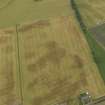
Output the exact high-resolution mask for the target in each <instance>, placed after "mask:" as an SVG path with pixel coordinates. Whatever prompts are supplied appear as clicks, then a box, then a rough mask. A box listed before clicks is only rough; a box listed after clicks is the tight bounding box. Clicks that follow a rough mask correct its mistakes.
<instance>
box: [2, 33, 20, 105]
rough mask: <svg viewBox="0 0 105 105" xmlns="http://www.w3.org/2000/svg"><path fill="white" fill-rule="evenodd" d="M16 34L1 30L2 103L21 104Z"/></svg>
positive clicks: (5, 104)
mask: <svg viewBox="0 0 105 105" xmlns="http://www.w3.org/2000/svg"><path fill="white" fill-rule="evenodd" d="M15 40H16V39H15V36H12V35H10V34H5V33H4V32H2V31H0V105H16V103H18V104H19V102H20V101H19V100H20V92H19V91H20V90H19V84H18V83H19V81H18V79H17V77H18V69H17V57H16V53H15V52H16V47H15V43H14V42H15Z"/></svg>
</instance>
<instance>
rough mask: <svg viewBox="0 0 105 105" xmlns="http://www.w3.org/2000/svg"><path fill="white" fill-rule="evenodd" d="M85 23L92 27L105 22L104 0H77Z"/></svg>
mask: <svg viewBox="0 0 105 105" xmlns="http://www.w3.org/2000/svg"><path fill="white" fill-rule="evenodd" d="M76 2H77V4H78V7H79V9H80V11H81V15H82V17H83V20H84V22H85V24H86V25H87V26H88V27H89V28H91V27H94V26H96V25H98V24H102V23H103V22H105V13H104V12H105V1H104V0H76Z"/></svg>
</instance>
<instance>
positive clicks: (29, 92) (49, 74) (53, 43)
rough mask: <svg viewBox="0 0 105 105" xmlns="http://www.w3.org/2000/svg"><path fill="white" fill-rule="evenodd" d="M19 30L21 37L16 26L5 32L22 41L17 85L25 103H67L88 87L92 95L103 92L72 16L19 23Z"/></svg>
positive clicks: (26, 104)
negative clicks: (15, 28)
mask: <svg viewBox="0 0 105 105" xmlns="http://www.w3.org/2000/svg"><path fill="white" fill-rule="evenodd" d="M17 30H18V40H17V34H16V32H15V30H14V29H10V30H4V32H5V33H6V34H7V33H8V34H10V35H12V36H11V37H15V41H14V43H16V42H17V41H18V44H19V45H18V47H19V49H17V48H16V49H17V50H19V52H18V54H19V56H18V57H19V59H18V58H17V59H18V63H19V65H20V70H21V73H20V74H19V75H21V84H19V83H16V84H18V87H19V89H18V90H20V88H21V89H22V98H21V96H20V100H21V99H22V100H21V101H23V105H33V104H36V105H47V104H48V105H50V104H51V105H52V104H56V103H60V102H62V101H63V102H66V100H69V99H71V98H72V97H76V96H78V95H79V93H80V91H86V90H87V91H89V92H90V93H91V94H92V96H93V97H98V96H101V95H102V94H104V90H105V89H104V83H103V81H102V79H101V77H100V74H99V72H98V68H97V66H96V64H95V63H94V61H93V59H92V55H91V52H90V49H89V47H88V44H87V42H86V40H85V38H84V36H83V34H82V32H81V31H80V29H79V28H78V26H77V25H75V19H73V17H71V16H68V17H57V18H50V19H49V20H40V21H36V22H34V23H32V24H24V25H20V26H18V27H17ZM15 47H16V46H15ZM17 50H15V53H17ZM12 56H13V55H12ZM4 60H5V58H4ZM19 65H18V64H17V66H19ZM14 70H15V69H14ZM11 71H13V70H11ZM16 72H18V70H16ZM16 72H15V73H16ZM17 77H18V75H17ZM18 79H20V78H18ZM11 80H13V79H11ZM17 81H18V82H19V80H17ZM20 92H21V90H20ZM70 105H71V104H70Z"/></svg>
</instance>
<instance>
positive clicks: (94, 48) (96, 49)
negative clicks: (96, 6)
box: [71, 0, 105, 81]
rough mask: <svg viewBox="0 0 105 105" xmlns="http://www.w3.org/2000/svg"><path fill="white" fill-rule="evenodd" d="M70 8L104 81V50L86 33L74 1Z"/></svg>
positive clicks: (73, 0)
mask: <svg viewBox="0 0 105 105" xmlns="http://www.w3.org/2000/svg"><path fill="white" fill-rule="evenodd" d="M71 6H72V8H73V10H74V12H75V15H76V18H77V20H78V22H79V24H80V27H81V29H82V31H83V32H84V35H85V36H86V39H87V41H88V44H89V46H90V48H91V52H92V55H93V58H94V60H95V62H96V64H97V66H98V68H99V70H100V74H101V76H102V78H103V80H104V81H105V50H104V49H103V48H102V47H101V46H100V45H99V44H98V43H97V42H96V40H95V39H94V38H93V37H92V34H91V33H90V32H89V31H88V29H87V27H86V25H85V23H84V22H83V19H82V17H81V13H80V11H79V9H78V5H77V4H76V2H75V0H71Z"/></svg>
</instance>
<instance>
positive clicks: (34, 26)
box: [18, 20, 50, 32]
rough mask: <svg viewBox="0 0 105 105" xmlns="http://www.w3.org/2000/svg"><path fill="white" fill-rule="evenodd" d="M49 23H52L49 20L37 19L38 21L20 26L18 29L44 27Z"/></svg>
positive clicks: (23, 30)
mask: <svg viewBox="0 0 105 105" xmlns="http://www.w3.org/2000/svg"><path fill="white" fill-rule="evenodd" d="M49 25H50V23H49V22H48V21H47V20H40V21H37V22H35V23H32V24H28V25H24V26H22V27H21V28H19V30H18V31H20V32H25V31H28V30H30V29H32V28H43V27H47V26H49Z"/></svg>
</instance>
